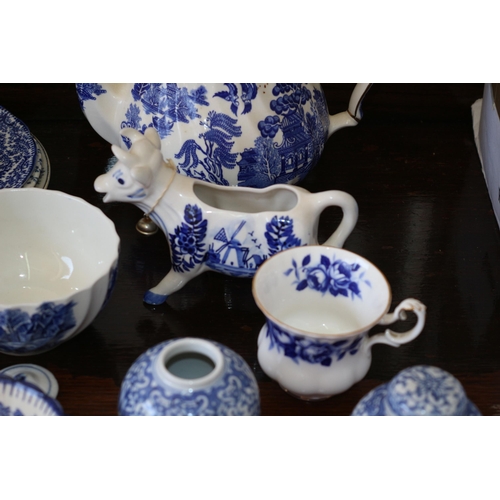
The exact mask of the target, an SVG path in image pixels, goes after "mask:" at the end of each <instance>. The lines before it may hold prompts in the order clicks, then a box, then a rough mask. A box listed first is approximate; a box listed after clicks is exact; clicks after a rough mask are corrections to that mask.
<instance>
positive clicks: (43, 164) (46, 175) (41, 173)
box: [23, 136, 50, 189]
mask: <svg viewBox="0 0 500 500" xmlns="http://www.w3.org/2000/svg"><path fill="white" fill-rule="evenodd" d="M33 139H35V144H36V148H37V155H36V160H35V167H34V168H33V171H32V172H31V175H30V176H29V178H28V180H27V181H26V182H25V183H24V184H23V188H26V187H37V188H40V189H46V188H47V186H48V185H49V180H50V161H49V156H48V155H47V151H45V148H44V147H43V145H42V143H41V142H40V141H39V140H38V139H37V138H36V137H35V136H33Z"/></svg>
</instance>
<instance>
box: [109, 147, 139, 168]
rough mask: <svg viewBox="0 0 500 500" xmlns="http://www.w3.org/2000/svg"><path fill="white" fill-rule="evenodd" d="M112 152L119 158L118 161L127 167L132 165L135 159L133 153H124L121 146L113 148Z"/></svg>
mask: <svg viewBox="0 0 500 500" xmlns="http://www.w3.org/2000/svg"><path fill="white" fill-rule="evenodd" d="M111 151H113V154H114V155H115V156H116V157H117V158H118V160H119V161H121V162H122V163H124V164H125V165H128V164H129V163H131V162H132V161H133V159H134V156H133V155H132V154H131V153H129V152H128V151H124V150H123V149H122V148H120V147H119V146H116V145H113V146H111Z"/></svg>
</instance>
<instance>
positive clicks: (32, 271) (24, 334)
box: [0, 188, 120, 355]
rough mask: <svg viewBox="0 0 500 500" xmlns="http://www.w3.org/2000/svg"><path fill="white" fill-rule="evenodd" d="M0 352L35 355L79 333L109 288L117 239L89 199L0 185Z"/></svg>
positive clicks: (110, 287)
mask: <svg viewBox="0 0 500 500" xmlns="http://www.w3.org/2000/svg"><path fill="white" fill-rule="evenodd" d="M0 241H1V242H2V244H1V245H0V352H2V353H5V354H14V355H29V354H37V353H41V352H44V351H47V350H49V349H52V348H54V347H56V346H58V345H60V344H61V343H62V342H65V341H66V340H68V339H70V338H72V337H74V336H75V335H77V334H78V333H79V332H81V331H82V330H84V329H85V328H86V327H87V326H88V325H90V323H91V322H92V321H93V320H94V318H95V317H96V316H97V314H98V313H99V311H100V310H101V308H102V307H103V306H104V305H105V303H106V301H107V300H108V298H109V296H110V293H111V291H112V289H113V285H114V283H115V278H116V269H117V264H118V253H119V242H120V240H119V237H118V235H117V233H116V230H115V227H114V224H113V222H112V221H111V220H110V219H108V218H107V217H106V216H105V215H104V214H103V213H102V211H101V210H99V209H98V208H96V207H94V206H92V205H91V204H89V203H87V202H86V201H84V200H82V199H80V198H76V197H73V196H70V195H68V194H66V193H62V192H59V191H51V190H44V189H38V188H22V189H2V190H0Z"/></svg>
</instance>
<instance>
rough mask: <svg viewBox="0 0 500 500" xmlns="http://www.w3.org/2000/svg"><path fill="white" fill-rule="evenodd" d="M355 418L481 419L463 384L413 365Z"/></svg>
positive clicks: (443, 373)
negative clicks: (477, 417) (463, 417)
mask: <svg viewBox="0 0 500 500" xmlns="http://www.w3.org/2000/svg"><path fill="white" fill-rule="evenodd" d="M352 415H353V416H400V417H403V416H471V417H472V416H481V413H480V412H479V410H478V409H477V407H476V406H475V405H474V403H472V402H471V401H469V399H468V398H467V396H466V394H465V391H464V388H463V387H462V384H461V383H460V382H459V381H458V380H457V379H456V378H455V377H454V376H453V375H451V374H450V373H448V372H446V371H444V370H442V369H441V368H437V367H435V366H425V365H419V366H413V367H411V368H406V369H405V370H403V371H401V372H399V373H398V374H397V375H396V376H395V377H394V378H393V379H392V380H391V381H390V382H389V383H388V384H383V385H380V386H379V387H376V388H375V389H373V390H372V391H371V392H369V393H368V394H367V395H366V396H365V397H364V398H362V399H361V401H360V402H359V403H358V404H357V405H356V408H354V411H353V412H352Z"/></svg>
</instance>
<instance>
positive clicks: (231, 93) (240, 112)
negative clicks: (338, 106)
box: [76, 83, 369, 188]
mask: <svg viewBox="0 0 500 500" xmlns="http://www.w3.org/2000/svg"><path fill="white" fill-rule="evenodd" d="M76 88H77V93H78V97H79V100H80V105H81V107H82V110H83V112H84V113H85V116H86V117H87V119H88V120H89V122H90V124H91V125H92V126H93V128H94V129H95V130H96V132H97V133H98V134H99V135H101V136H102V137H103V138H104V139H105V140H107V141H108V142H110V143H111V144H117V145H120V146H124V145H125V144H127V145H129V143H128V141H127V138H126V137H124V136H123V135H122V130H123V129H124V128H129V127H131V128H134V129H136V130H140V131H141V132H144V131H145V130H146V128H148V127H152V128H154V129H155V130H157V131H158V133H159V135H160V137H161V150H162V153H163V157H164V158H165V159H168V158H172V159H175V161H176V168H177V171H178V172H179V173H181V174H184V175H187V176H189V177H193V178H196V179H201V180H204V181H207V182H211V183H215V184H219V185H231V186H241V187H258V188H263V187H266V186H269V185H272V184H277V183H279V184H288V183H292V184H294V183H296V182H298V181H299V180H301V179H303V178H304V176H305V175H306V174H307V173H308V172H309V171H310V169H311V168H312V167H314V165H315V164H316V163H317V161H318V159H319V158H320V156H321V153H322V151H323V148H324V145H325V142H326V141H327V139H328V138H329V137H330V136H331V135H332V134H333V133H334V132H336V131H337V130H339V129H340V128H343V127H350V126H353V125H356V124H357V123H358V121H359V120H360V119H361V101H362V99H363V97H364V95H365V94H366V92H367V90H368V88H369V84H358V85H357V86H356V87H355V88H354V90H353V93H352V96H351V99H350V102H349V106H348V109H347V111H343V112H341V113H338V114H336V115H332V116H330V115H329V114H328V108H327V103H326V99H325V96H324V94H323V91H322V89H321V85H320V84H318V83H293V84H292V83H283V84H282V83H135V84H134V83H126V84H116V83H110V84H98V83H95V84H92V83H88V84H84V83H79V84H77V85H76ZM346 104H347V103H346Z"/></svg>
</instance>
